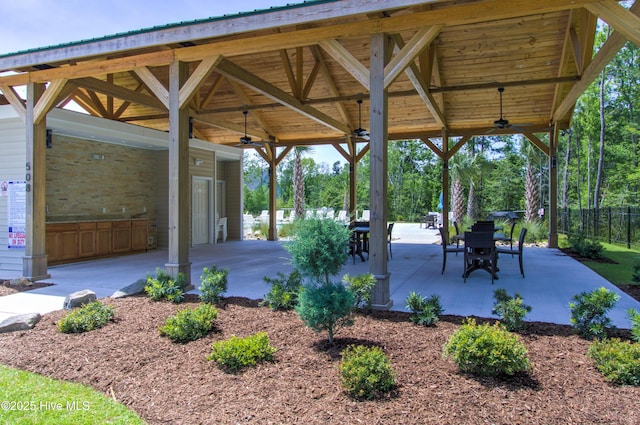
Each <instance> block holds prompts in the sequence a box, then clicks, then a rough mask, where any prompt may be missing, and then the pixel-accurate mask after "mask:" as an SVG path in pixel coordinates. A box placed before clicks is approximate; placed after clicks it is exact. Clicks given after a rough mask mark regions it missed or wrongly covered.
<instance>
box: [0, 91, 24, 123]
mask: <svg viewBox="0 0 640 425" xmlns="http://www.w3.org/2000/svg"><path fill="white" fill-rule="evenodd" d="M0 91H1V92H2V94H4V97H5V98H6V99H7V101H8V102H9V104H10V105H11V106H12V107H13V109H14V110H15V111H16V112H17V113H18V116H19V117H20V119H21V120H22V121H23V122H24V121H26V118H27V108H26V106H25V104H24V102H23V101H22V99H20V96H19V95H18V93H17V92H16V91H15V90H14V89H13V87H9V86H4V85H0Z"/></svg>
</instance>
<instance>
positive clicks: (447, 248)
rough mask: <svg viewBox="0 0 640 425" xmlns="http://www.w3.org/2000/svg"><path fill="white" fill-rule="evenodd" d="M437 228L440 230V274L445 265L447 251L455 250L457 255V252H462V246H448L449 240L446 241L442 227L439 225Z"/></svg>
mask: <svg viewBox="0 0 640 425" xmlns="http://www.w3.org/2000/svg"><path fill="white" fill-rule="evenodd" d="M438 230H439V231H440V239H441V240H442V274H444V269H445V267H446V266H447V253H448V252H455V253H456V255H458V252H464V248H460V247H459V246H456V247H455V248H454V247H453V246H450V245H449V241H447V236H446V235H445V233H444V229H443V228H442V227H439V228H438Z"/></svg>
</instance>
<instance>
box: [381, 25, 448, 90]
mask: <svg viewBox="0 0 640 425" xmlns="http://www.w3.org/2000/svg"><path fill="white" fill-rule="evenodd" d="M442 28H444V25H434V26H432V27H426V28H422V29H421V30H419V31H418V33H417V34H416V35H414V36H413V38H411V40H409V42H408V43H406V44H405V45H404V46H401V47H400V49H401V50H400V52H398V53H397V54H396V55H395V56H394V57H393V59H391V60H390V61H389V63H388V64H387V66H385V68H384V86H385V88H388V87H389V86H390V85H391V83H393V82H394V81H395V80H396V78H398V77H399V76H400V74H402V73H403V72H404V71H405V69H407V67H409V65H410V64H412V63H414V61H415V59H416V58H417V57H418V55H419V54H420V53H422V51H423V50H424V49H425V48H426V47H427V46H428V45H429V44H430V43H431V42H432V41H433V40H434V39H435V38H436V37H437V36H438V34H440V31H442Z"/></svg>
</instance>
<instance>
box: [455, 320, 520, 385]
mask: <svg viewBox="0 0 640 425" xmlns="http://www.w3.org/2000/svg"><path fill="white" fill-rule="evenodd" d="M443 352H444V356H445V358H452V359H453V361H454V362H455V363H456V365H458V368H459V369H460V370H461V371H463V372H469V373H474V374H478V375H485V376H500V375H514V374H516V373H518V372H526V371H529V370H530V369H531V363H530V362H529V358H528V356H527V349H526V348H525V346H524V344H523V343H522V342H520V340H519V339H518V337H517V336H516V335H515V334H512V333H510V332H509V331H507V330H506V329H505V328H504V326H502V325H501V324H499V323H495V324H494V325H493V326H490V325H489V324H487V323H485V324H483V325H476V322H475V320H473V319H469V318H468V319H466V320H465V322H463V324H462V325H461V326H460V329H458V330H457V331H456V332H455V333H454V334H453V335H451V337H449V340H448V341H447V343H446V344H445V346H444V350H443Z"/></svg>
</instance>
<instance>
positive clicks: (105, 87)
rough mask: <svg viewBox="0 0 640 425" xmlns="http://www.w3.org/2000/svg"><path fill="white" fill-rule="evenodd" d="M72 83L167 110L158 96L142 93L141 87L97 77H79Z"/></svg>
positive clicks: (124, 99)
mask: <svg viewBox="0 0 640 425" xmlns="http://www.w3.org/2000/svg"><path fill="white" fill-rule="evenodd" d="M70 84H73V85H75V86H77V87H84V88H86V89H88V90H93V91H95V92H98V93H102V94H107V95H111V96H113V97H116V98H118V99H120V100H123V101H127V102H131V103H135V104H138V105H143V106H148V107H150V108H154V109H158V110H160V111H166V107H165V105H164V104H163V103H162V102H161V101H160V100H159V99H157V98H155V97H153V96H149V95H146V94H142V93H140V90H141V89H140V87H138V88H137V89H136V90H130V89H127V88H125V87H121V86H117V85H115V84H110V83H108V82H106V81H102V80H99V79H97V78H89V77H88V78H79V79H75V80H71V81H70Z"/></svg>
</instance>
